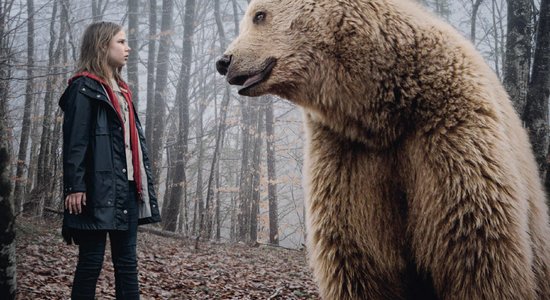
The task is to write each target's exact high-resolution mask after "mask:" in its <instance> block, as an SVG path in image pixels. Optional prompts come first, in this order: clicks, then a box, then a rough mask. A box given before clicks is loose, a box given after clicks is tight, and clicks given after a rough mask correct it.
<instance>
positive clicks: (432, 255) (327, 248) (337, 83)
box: [226, 0, 550, 300]
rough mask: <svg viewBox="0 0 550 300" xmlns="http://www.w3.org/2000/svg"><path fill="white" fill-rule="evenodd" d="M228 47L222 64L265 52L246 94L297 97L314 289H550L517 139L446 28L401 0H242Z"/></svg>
mask: <svg viewBox="0 0 550 300" xmlns="http://www.w3.org/2000/svg"><path fill="white" fill-rule="evenodd" d="M260 10H261V11H264V12H266V18H265V20H264V21H263V22H262V23H259V24H254V23H253V22H252V19H253V17H254V15H255V13H256V12H257V11H260ZM226 54H229V55H232V61H231V65H230V66H229V73H228V76H231V75H233V74H239V73H246V72H249V71H251V70H257V69H259V68H261V66H262V64H264V62H265V61H266V59H268V58H275V59H277V64H276V66H275V68H274V69H273V71H272V73H271V76H270V77H269V78H268V79H267V80H266V81H265V82H263V83H261V84H259V85H257V86H255V87H252V88H251V89H249V90H248V91H246V94H247V95H250V96H258V95H262V94H266V93H271V94H276V95H279V96H281V97H284V98H287V99H289V100H290V101H292V102H294V103H296V104H298V105H300V106H302V107H303V108H304V116H305V126H306V131H307V138H308V140H307V150H306V166H305V174H306V178H305V188H306V194H307V197H306V205H307V223H308V246H309V247H308V250H309V252H310V253H309V254H310V262H311V266H312V268H313V271H314V275H315V278H316V280H317V282H318V284H319V287H320V291H321V295H322V297H323V298H324V299H343V300H345V299H428V298H429V297H433V298H439V299H550V229H549V221H548V208H547V205H546V204H545V196H544V193H543V190H542V187H541V184H540V181H539V177H538V174H537V168H536V166H535V162H534V158H533V154H532V151H531V148H530V146H529V143H528V138H527V135H526V133H525V130H524V129H523V128H522V126H521V124H520V121H519V118H518V117H517V115H516V113H515V112H514V110H513V108H512V105H511V102H510V100H509V98H508V96H507V95H506V93H505V91H504V89H503V87H502V85H501V84H500V82H499V80H498V78H497V77H496V76H495V74H494V73H493V72H492V71H491V70H490V68H489V67H488V66H487V65H486V64H485V63H484V61H483V59H482V58H481V57H480V55H479V54H478V53H477V52H476V51H475V50H474V48H473V46H472V45H471V44H470V43H469V42H468V41H466V40H465V39H464V38H463V37H461V36H460V35H459V34H458V33H457V32H456V31H455V30H454V29H452V28H451V27H450V26H448V25H446V24H444V23H443V22H441V21H439V20H438V19H437V18H436V17H434V16H432V15H430V14H428V13H426V12H425V11H423V10H422V9H421V8H419V7H417V6H416V5H415V4H414V3H412V2H409V1H407V0H317V1H315V0H280V1H275V0H271V1H269V0H254V1H252V3H251V4H250V6H249V8H248V10H247V13H246V15H245V17H244V20H243V21H242V27H241V33H240V35H239V37H238V38H237V39H236V40H235V41H234V42H233V43H232V44H231V46H230V47H229V49H228V50H227V51H226Z"/></svg>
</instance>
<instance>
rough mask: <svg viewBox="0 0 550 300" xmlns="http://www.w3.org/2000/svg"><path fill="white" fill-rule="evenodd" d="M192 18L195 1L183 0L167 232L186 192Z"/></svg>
mask: <svg viewBox="0 0 550 300" xmlns="http://www.w3.org/2000/svg"><path fill="white" fill-rule="evenodd" d="M163 18H164V17H163ZM194 18H195V0H186V1H185V16H184V23H183V53H182V56H181V69H180V76H179V81H178V86H177V88H176V99H180V100H179V101H180V103H179V133H178V142H177V147H178V148H179V150H178V151H177V153H176V167H175V171H174V178H173V184H172V193H171V197H170V200H169V204H168V207H169V209H168V211H167V214H166V215H165V216H164V224H163V228H164V229H165V230H169V231H175V230H176V227H177V226H176V225H177V218H178V214H179V211H180V206H181V202H182V201H181V200H182V197H184V195H186V194H187V184H186V174H185V166H186V161H185V160H186V157H187V150H188V145H187V138H188V135H189V81H190V77H191V61H192V56H193V31H194V24H193V23H194ZM159 53H160V49H159ZM159 59H160V57H159ZM157 78H158V77H157ZM157 86H158V84H157Z"/></svg>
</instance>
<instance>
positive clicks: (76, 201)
mask: <svg viewBox="0 0 550 300" xmlns="http://www.w3.org/2000/svg"><path fill="white" fill-rule="evenodd" d="M82 205H86V193H82V192H78V193H73V194H69V195H67V197H65V209H68V210H69V213H70V214H72V213H73V212H74V214H75V215H78V214H80V213H82Z"/></svg>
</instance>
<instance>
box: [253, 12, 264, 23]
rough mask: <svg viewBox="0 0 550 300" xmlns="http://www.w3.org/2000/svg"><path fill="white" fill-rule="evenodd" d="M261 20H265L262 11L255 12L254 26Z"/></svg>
mask: <svg viewBox="0 0 550 300" xmlns="http://www.w3.org/2000/svg"><path fill="white" fill-rule="evenodd" d="M263 20H265V12H263V11H259V12H256V14H255V15H254V24H258V23H260V22H262V21H263Z"/></svg>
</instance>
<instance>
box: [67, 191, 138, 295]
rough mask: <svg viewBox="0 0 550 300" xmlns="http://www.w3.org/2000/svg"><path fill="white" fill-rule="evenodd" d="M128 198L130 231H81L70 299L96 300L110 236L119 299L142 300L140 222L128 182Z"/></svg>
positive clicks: (79, 232)
mask: <svg viewBox="0 0 550 300" xmlns="http://www.w3.org/2000/svg"><path fill="white" fill-rule="evenodd" d="M129 185H130V186H129V190H130V193H129V197H128V202H127V203H126V205H125V207H126V208H125V209H126V211H127V213H128V230H127V231H119V230H112V231H106V230H79V231H78V233H77V235H76V238H77V239H78V243H79V253H78V265H77V266H76V272H75V276H74V282H73V289H72V293H71V299H95V289H96V284H97V279H98V277H99V273H100V272H101V267H102V266H103V256H104V254H105V246H106V237H107V233H109V240H110V241H111V254H112V260H113V266H114V269H115V289H116V298H117V299H124V300H126V299H139V286H138V273H137V255H136V240H137V221H138V207H137V198H136V186H135V183H134V182H133V181H131V182H130V183H129Z"/></svg>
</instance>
